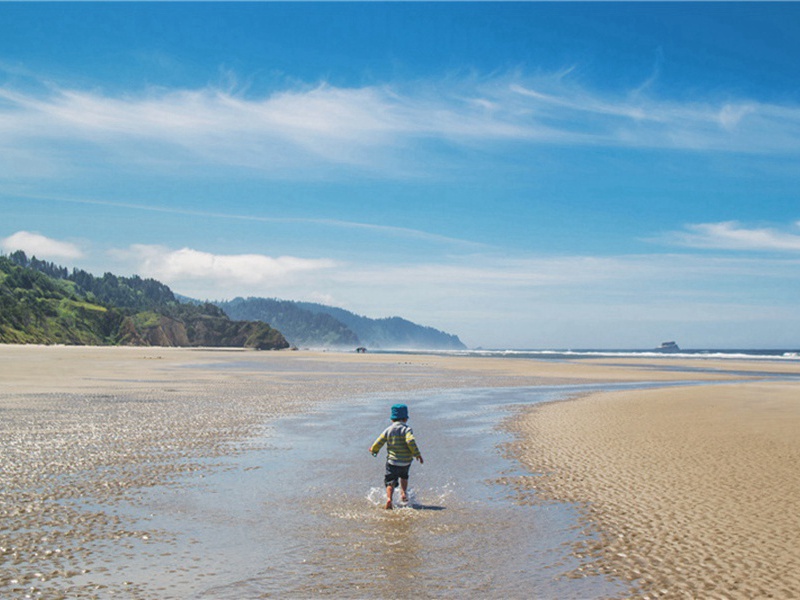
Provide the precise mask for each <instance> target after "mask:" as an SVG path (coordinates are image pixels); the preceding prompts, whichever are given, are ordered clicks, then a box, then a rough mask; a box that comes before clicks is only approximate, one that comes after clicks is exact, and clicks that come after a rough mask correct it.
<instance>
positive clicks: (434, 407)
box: [73, 386, 626, 600]
mask: <svg viewBox="0 0 800 600" xmlns="http://www.w3.org/2000/svg"><path fill="white" fill-rule="evenodd" d="M598 387H602V388H604V389H608V388H610V387H615V386H577V387H564V388H559V387H552V386H549V387H547V388H511V389H508V388H506V389H480V390H447V391H435V392H415V393H414V394H413V396H409V395H408V394H389V395H380V396H374V397H367V398H358V399H354V400H353V401H352V402H348V404H347V405H341V404H340V405H337V406H334V405H325V406H322V407H320V408H319V409H318V410H316V411H315V412H314V413H312V414H305V415H302V416H294V417H286V418H281V419H278V420H275V421H272V422H270V423H269V426H268V428H267V429H265V431H264V432H263V435H262V436H261V438H260V439H258V440H254V443H253V445H252V448H251V449H248V450H246V451H244V452H242V453H240V454H238V455H236V456H233V457H225V458H223V459H222V460H221V461H219V460H217V461H215V464H214V465H211V466H210V468H209V469H208V470H207V471H206V472H205V473H204V474H202V475H200V474H197V475H191V476H185V477H181V478H180V480H179V481H177V482H175V483H174V484H172V485H168V486H159V487H155V488H152V489H150V490H147V491H146V492H145V493H144V495H143V496H141V497H140V498H139V499H138V501H137V502H136V504H135V505H121V506H117V507H115V511H116V512H118V513H121V514H122V515H123V516H124V517H125V518H126V520H127V519H129V518H131V517H134V518H135V519H136V521H137V524H138V525H137V527H138V529H139V530H141V531H143V532H147V533H146V535H144V536H142V539H139V540H136V541H135V547H134V548H133V549H130V547H129V549H128V551H127V552H126V553H125V554H124V555H117V556H114V555H113V554H110V555H109V557H108V559H107V560H106V562H107V563H108V564H107V565H106V568H105V569H104V570H102V571H97V570H93V571H92V572H90V573H88V574H86V575H84V576H79V577H76V578H75V579H74V580H73V583H77V584H80V583H84V582H83V581H82V579H83V578H85V579H86V582H91V583H92V584H98V585H101V586H108V587H107V588H105V589H108V590H111V589H114V590H119V589H125V586H124V583H125V582H130V584H131V587H130V597H131V598H134V597H135V598H141V597H145V598H159V599H168V598H198V599H219V600H224V599H247V598H270V597H281V598H287V597H289V598H292V597H296V598H307V597H310V596H314V597H320V596H330V597H337V598H341V597H351V598H363V597H370V598H395V597H403V596H410V595H416V596H418V597H427V598H437V597H441V598H453V597H482V598H486V597H490V598H509V597H514V598H521V597H526V598H576V599H577V598H599V597H610V596H619V595H621V594H623V593H624V590H625V589H626V587H625V586H624V584H623V583H621V582H613V581H609V580H607V579H604V578H601V577H596V576H593V577H582V578H574V577H567V576H565V574H566V573H568V572H570V571H573V570H574V569H576V568H577V567H578V566H579V562H578V561H577V559H575V558H572V556H571V548H572V543H574V542H575V541H576V540H578V539H579V538H580V536H581V535H584V534H583V533H582V529H581V527H580V525H579V522H578V517H577V512H576V510H575V509H574V508H573V507H570V506H568V505H563V504H555V503H544V502H539V501H536V499H535V498H534V496H533V492H530V491H522V490H521V489H520V487H519V486H512V485H508V484H506V483H503V482H501V481H500V480H501V479H503V480H504V481H507V480H512V481H513V479H514V478H515V477H517V476H520V475H530V474H529V473H525V472H523V471H522V470H521V469H520V466H519V465H518V464H517V463H516V462H515V461H514V460H512V459H510V458H508V457H507V456H506V453H505V452H504V451H503V448H502V446H503V445H504V444H505V443H507V442H509V441H511V439H512V438H511V436H510V435H509V434H507V433H505V432H504V431H503V430H502V429H501V428H499V423H500V422H501V421H502V419H503V418H506V417H508V416H509V410H510V407H512V406H514V405H519V404H531V403H535V402H542V401H549V400H554V399H557V398H561V397H565V396H567V395H572V394H575V393H579V392H581V391H588V390H592V389H597V388H598ZM623 387H624V386H623ZM398 401H404V402H406V403H407V404H408V405H409V407H410V416H411V418H410V420H409V424H410V425H411V426H412V428H413V429H414V433H415V436H416V438H417V440H418V443H419V445H420V449H421V451H422V453H423V457H424V458H425V464H424V465H420V464H419V463H418V462H415V463H414V465H413V466H412V468H411V476H410V482H411V483H410V486H409V490H410V496H411V497H410V506H408V507H403V508H399V507H398V508H396V509H395V510H392V511H387V510H385V509H384V508H383V507H382V505H383V502H384V500H385V492H384V488H383V481H382V478H383V465H384V460H385V450H382V452H381V454H380V456H379V457H378V458H373V457H372V456H371V455H370V454H369V452H368V451H367V448H368V447H369V445H370V444H371V442H372V441H373V440H374V438H375V437H376V436H377V435H378V434H379V433H380V432H381V431H382V429H383V428H384V427H385V426H387V425H388V424H389V420H388V413H389V407H390V405H391V404H393V403H395V402H398ZM396 500H397V494H396ZM97 551H98V552H104V551H105V552H111V549H110V548H107V549H105V550H103V549H101V548H98V549H97ZM121 578H123V579H124V581H121ZM121 584H123V585H122V586H121ZM101 589H102V588H101ZM114 597H120V596H119V593H117V594H115V596H114Z"/></svg>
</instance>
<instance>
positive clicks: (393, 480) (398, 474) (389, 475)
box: [383, 462, 411, 487]
mask: <svg viewBox="0 0 800 600" xmlns="http://www.w3.org/2000/svg"><path fill="white" fill-rule="evenodd" d="M409 467H411V465H406V466H404V467H401V466H399V465H390V464H389V463H388V462H387V463H386V475H385V476H384V477H383V484H384V485H386V486H389V485H390V486H392V487H397V480H398V479H408V469H409Z"/></svg>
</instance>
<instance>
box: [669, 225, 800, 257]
mask: <svg viewBox="0 0 800 600" xmlns="http://www.w3.org/2000/svg"><path fill="white" fill-rule="evenodd" d="M792 230H793V231H794V232H793V231H791V230H789V231H787V230H780V229H776V228H772V227H746V226H744V225H742V224H741V223H738V222H736V221H723V222H720V223H697V224H690V225H686V226H685V228H684V230H683V231H673V232H669V233H667V234H664V235H663V236H661V237H660V238H658V240H659V241H664V242H667V243H670V244H675V245H679V246H686V247H689V248H708V249H718V250H753V251H770V252H775V251H778V252H800V221H799V222H796V223H794V224H793V226H792Z"/></svg>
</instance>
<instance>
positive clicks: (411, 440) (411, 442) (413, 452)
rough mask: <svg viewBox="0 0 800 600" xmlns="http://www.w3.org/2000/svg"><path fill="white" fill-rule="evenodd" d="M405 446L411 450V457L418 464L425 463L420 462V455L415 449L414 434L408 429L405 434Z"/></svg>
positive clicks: (416, 448) (417, 449)
mask: <svg viewBox="0 0 800 600" xmlns="http://www.w3.org/2000/svg"><path fill="white" fill-rule="evenodd" d="M406 446H408V449H409V450H411V455H412V456H413V457H414V458H416V459H417V460H418V461H419V464H424V462H425V461H424V460H422V453H420V451H419V448H418V447H417V440H416V439H414V434H413V433H412V432H411V430H410V429H409V430H408V431H407V432H406Z"/></svg>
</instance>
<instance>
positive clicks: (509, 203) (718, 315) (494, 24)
mask: <svg viewBox="0 0 800 600" xmlns="http://www.w3.org/2000/svg"><path fill="white" fill-rule="evenodd" d="M799 56H800V4H798V3H793V2H785V3H783V2H779V3H747V2H734V3H727V2H712V3H693V2H675V3H669V2H668V3H654V2H643V3H628V2H615V3H604V2H590V3H572V2H564V3H561V2H555V3H538V2H523V3H516V2H515V3H483V2H468V3H459V2H442V3H427V2H408V3H383V2H375V3H371V2H364V3H347V2H330V3H312V2H297V3H295V2H289V3H270V2H263V3H262V2H245V3H230V4H229V3H217V2H201V3H192V2H178V3H158V2H144V3H116V2H112V3H101V2H98V3H71V2H56V3H9V2H0V251H2V252H3V253H5V254H8V253H11V252H13V251H15V250H18V249H22V250H24V251H25V252H26V253H27V254H28V255H29V256H30V255H35V256H36V257H37V258H40V259H43V260H48V261H52V262H55V263H57V264H59V265H63V266H66V267H69V268H73V267H74V268H79V269H84V270H87V271H89V272H92V273H95V274H97V275H102V274H103V273H105V272H112V273H115V274H117V275H133V274H138V275H140V276H142V277H152V278H155V279H158V280H159V281H162V282H164V283H166V284H167V285H169V286H170V287H171V288H172V289H173V291H175V292H177V293H179V294H183V295H186V296H190V297H193V298H197V299H201V300H206V299H207V300H225V299H231V298H234V297H237V296H242V297H248V296H256V297H267V298H281V299H286V300H299V301H313V302H322V303H325V304H330V305H334V306H339V307H342V308H345V309H348V310H351V311H353V312H356V313H358V314H362V315H366V316H369V317H373V318H380V317H388V316H401V317H404V318H407V319H410V320H412V321H414V322H417V323H420V324H423V325H427V326H431V327H435V328H437V329H441V330H444V331H447V332H448V333H453V334H456V335H458V336H459V337H460V338H461V340H462V341H463V342H464V343H465V344H466V345H467V346H469V347H484V348H529V349H536V348H539V349H545V348H553V349H555V348H558V349H565V348H573V349H578V348H608V349H611V348H640V349H641V348H643V349H646V348H652V347H655V346H658V345H659V344H660V343H661V342H663V341H667V340H675V341H677V342H678V343H679V344H680V345H681V347H684V348H719V349H732V348H764V349H769V348H787V349H794V348H798V347H800V310H798V298H800V193H799V191H800V87H799V86H798V81H800V61H798V57H799Z"/></svg>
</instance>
